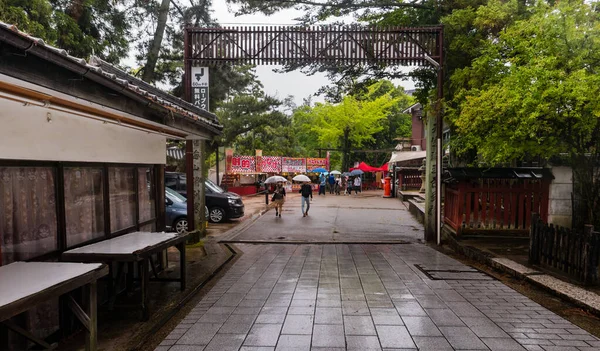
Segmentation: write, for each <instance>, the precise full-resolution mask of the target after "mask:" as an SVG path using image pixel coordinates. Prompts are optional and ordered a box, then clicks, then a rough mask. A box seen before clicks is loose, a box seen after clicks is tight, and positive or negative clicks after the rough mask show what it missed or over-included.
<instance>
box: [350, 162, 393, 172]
mask: <svg viewBox="0 0 600 351" xmlns="http://www.w3.org/2000/svg"><path fill="white" fill-rule="evenodd" d="M355 169H360V170H361V171H363V172H387V171H388V164H387V163H385V164H383V166H381V167H373V166H369V165H368V164H366V163H364V162H361V163H359V164H358V167H353V168H350V172H352V171H353V170H355Z"/></svg>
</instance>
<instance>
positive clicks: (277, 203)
mask: <svg viewBox="0 0 600 351" xmlns="http://www.w3.org/2000/svg"><path fill="white" fill-rule="evenodd" d="M271 201H272V205H273V207H275V217H280V218H281V213H282V212H283V203H284V202H285V188H284V187H283V184H282V183H281V182H279V183H277V187H276V188H275V191H274V192H273V197H272V198H271Z"/></svg>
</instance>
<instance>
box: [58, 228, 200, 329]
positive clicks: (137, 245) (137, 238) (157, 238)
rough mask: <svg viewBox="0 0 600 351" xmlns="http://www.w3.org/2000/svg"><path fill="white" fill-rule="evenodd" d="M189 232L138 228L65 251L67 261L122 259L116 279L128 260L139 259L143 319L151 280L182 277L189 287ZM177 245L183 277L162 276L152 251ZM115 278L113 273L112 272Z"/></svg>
mask: <svg viewBox="0 0 600 351" xmlns="http://www.w3.org/2000/svg"><path fill="white" fill-rule="evenodd" d="M188 236H189V234H187V233H186V234H175V233H150V232H135V233H130V234H125V235H121V236H118V237H115V238H111V239H107V240H103V241H100V242H97V243H94V244H90V245H86V246H82V247H79V248H77V249H73V250H69V251H65V252H64V253H63V254H62V259H63V260H64V261H76V262H105V263H108V264H110V266H112V263H113V262H117V263H118V267H117V275H116V278H115V279H116V282H119V281H120V280H121V277H122V275H123V266H124V264H125V263H138V265H139V272H140V281H141V290H142V298H141V300H142V301H141V307H142V319H144V320H147V319H148V315H149V314H148V285H149V281H150V280H154V281H178V282H180V283H181V285H180V287H181V290H182V291H183V290H185V285H186V262H185V241H186V240H187V238H188ZM171 246H175V247H177V249H178V250H179V269H180V277H179V279H170V278H159V277H158V275H157V273H156V270H155V267H154V263H153V262H152V255H153V254H156V253H160V252H162V251H163V250H166V249H167V248H169V247H171ZM150 268H151V269H152V272H153V273H154V279H150V275H149V272H148V271H149V269H150ZM111 279H112V276H111ZM111 286H112V288H111V289H110V290H111V304H112V303H114V299H115V296H116V292H115V289H114V285H113V284H111Z"/></svg>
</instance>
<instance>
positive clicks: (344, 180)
mask: <svg viewBox="0 0 600 351" xmlns="http://www.w3.org/2000/svg"><path fill="white" fill-rule="evenodd" d="M340 178H341V183H340V185H341V189H344V195H346V194H348V189H347V188H348V178H347V177H345V176H341V177H340Z"/></svg>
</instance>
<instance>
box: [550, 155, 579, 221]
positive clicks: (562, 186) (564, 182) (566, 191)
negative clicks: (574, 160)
mask: <svg viewBox="0 0 600 351" xmlns="http://www.w3.org/2000/svg"><path fill="white" fill-rule="evenodd" d="M552 174H554V180H553V181H552V183H550V195H549V203H548V207H549V208H548V222H549V223H553V224H556V225H560V226H564V227H567V228H570V227H571V223H572V203H571V194H572V192H573V171H572V170H571V168H570V167H564V166H559V167H552Z"/></svg>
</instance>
